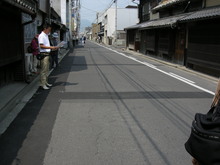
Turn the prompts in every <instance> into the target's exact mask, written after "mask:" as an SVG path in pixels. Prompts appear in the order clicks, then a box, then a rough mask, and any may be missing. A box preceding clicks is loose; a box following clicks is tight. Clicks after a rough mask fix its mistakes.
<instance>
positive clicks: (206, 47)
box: [125, 0, 220, 76]
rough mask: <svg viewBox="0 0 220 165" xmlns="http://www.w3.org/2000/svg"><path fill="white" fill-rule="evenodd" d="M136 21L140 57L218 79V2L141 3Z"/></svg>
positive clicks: (168, 0)
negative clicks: (158, 59) (200, 72)
mask: <svg viewBox="0 0 220 165" xmlns="http://www.w3.org/2000/svg"><path fill="white" fill-rule="evenodd" d="M146 6H148V16H149V17H148V16H146V15H147V14H146V12H145V11H146ZM158 15H159V17H158ZM139 18H140V23H139V24H137V25H134V26H132V27H128V28H126V29H125V30H127V38H128V39H129V38H134V37H132V36H134V35H135V34H134V31H135V32H136V33H139V34H140V49H139V51H140V52H141V53H143V54H147V55H151V56H154V57H156V58H160V59H163V60H167V61H171V62H174V63H178V64H181V65H185V66H186V67H190V68H192V69H195V70H199V71H202V72H206V73H208V74H211V75H215V76H220V72H219V71H220V63H219V61H220V42H219V41H220V32H219V30H218V29H219V27H220V1H216V0H193V1H188V0H172V1H171V0H166V1H165V0H161V1H158V0H140V5H139ZM132 42H133V43H134V41H132ZM129 44H131V42H130V41H129ZM127 48H130V46H129V45H128V42H127Z"/></svg>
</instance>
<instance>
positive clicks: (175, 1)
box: [152, 0, 187, 11]
mask: <svg viewBox="0 0 220 165" xmlns="http://www.w3.org/2000/svg"><path fill="white" fill-rule="evenodd" d="M184 1H187V0H165V1H162V2H161V3H160V4H159V5H157V6H156V7H155V8H153V9H152V11H156V10H158V9H162V8H165V7H168V6H171V5H175V4H178V3H181V2H184Z"/></svg>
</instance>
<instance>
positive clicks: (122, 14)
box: [117, 8, 138, 30]
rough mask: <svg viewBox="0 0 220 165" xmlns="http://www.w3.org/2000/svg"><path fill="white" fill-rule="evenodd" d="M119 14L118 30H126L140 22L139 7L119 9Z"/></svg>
mask: <svg viewBox="0 0 220 165" xmlns="http://www.w3.org/2000/svg"><path fill="white" fill-rule="evenodd" d="M117 16H118V20H117V23H118V25H117V30H124V28H126V27H128V26H132V25H135V24H137V23H138V9H126V8H125V9H118V11H117Z"/></svg>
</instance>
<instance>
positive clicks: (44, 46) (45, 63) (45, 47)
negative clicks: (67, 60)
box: [38, 25, 58, 90]
mask: <svg viewBox="0 0 220 165" xmlns="http://www.w3.org/2000/svg"><path fill="white" fill-rule="evenodd" d="M50 32H51V26H50V25H45V26H44V29H43V31H42V32H41V34H40V35H39V37H38V42H39V46H40V54H41V55H43V56H44V58H43V59H42V60H41V73H40V86H41V87H42V88H43V89H45V90H46V89H49V87H51V86H52V84H49V83H48V74H49V65H50V64H49V58H50V51H51V50H56V49H58V48H57V47H55V46H50V41H49V38H48V35H49V34H50Z"/></svg>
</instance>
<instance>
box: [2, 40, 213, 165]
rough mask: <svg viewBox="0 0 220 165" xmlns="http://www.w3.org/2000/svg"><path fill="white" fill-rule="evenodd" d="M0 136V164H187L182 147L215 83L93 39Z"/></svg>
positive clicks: (69, 57) (68, 59) (208, 101)
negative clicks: (48, 88) (123, 51)
mask: <svg viewBox="0 0 220 165" xmlns="http://www.w3.org/2000/svg"><path fill="white" fill-rule="evenodd" d="M49 82H51V83H53V87H52V88H51V89H50V90H48V91H47V90H42V89H38V91H37V92H36V94H35V95H34V96H33V97H32V99H31V100H30V101H29V102H28V103H27V105H26V106H25V107H24V109H23V110H22V111H21V113H20V114H19V115H18V116H17V118H16V119H15V120H14V122H13V123H12V124H11V125H10V127H9V128H8V129H7V131H6V132H5V133H4V134H3V135H2V136H1V137H0V164H1V165H190V164H191V157H190V155H189V154H188V153H187V152H186V150H185V148H184V143H185V142H186V140H187V138H188V137H189V134H190V127H191V122H192V120H193V117H194V114H195V113H196V112H201V113H205V112H207V111H208V109H209V107H210V105H211V101H212V98H213V92H214V91H215V88H216V83H214V82H212V81H211V80H209V79H207V78H202V77H200V76H198V75H195V74H192V73H189V72H186V71H183V70H180V69H176V68H174V67H169V66H167V65H165V64H162V63H158V62H156V61H151V60H149V59H147V58H143V57H141V56H133V55H131V54H128V53H120V52H117V51H114V50H111V49H110V48H108V49H107V48H104V47H103V46H100V45H97V44H95V43H93V42H90V41H88V42H87V43H86V45H85V46H78V47H76V48H75V49H74V51H73V52H71V53H70V54H69V55H67V56H66V57H65V58H64V59H63V61H62V62H61V64H60V68H58V69H56V70H54V71H53V72H52V74H51V76H50V79H49Z"/></svg>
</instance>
